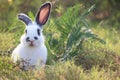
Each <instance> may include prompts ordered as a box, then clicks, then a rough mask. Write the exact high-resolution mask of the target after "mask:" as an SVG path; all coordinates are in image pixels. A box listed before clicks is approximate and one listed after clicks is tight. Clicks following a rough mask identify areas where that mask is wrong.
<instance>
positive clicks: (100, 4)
mask: <svg viewBox="0 0 120 80" xmlns="http://www.w3.org/2000/svg"><path fill="white" fill-rule="evenodd" d="M46 1H48V0H34V1H32V0H0V28H1V29H0V30H8V29H9V26H10V25H12V24H13V21H14V19H13V18H16V15H17V14H18V13H20V12H22V13H26V14H28V12H32V13H33V14H34V15H35V13H36V11H37V10H38V8H39V7H40V5H41V4H42V3H44V2H46ZM49 1H51V2H52V3H53V8H52V15H51V17H53V18H56V17H59V16H61V15H62V14H63V13H64V12H65V11H66V9H67V8H68V7H71V6H74V5H76V4H80V5H82V6H83V7H84V9H87V8H89V7H90V6H92V5H95V9H94V10H93V11H92V12H91V14H90V15H89V16H88V19H90V20H92V22H93V23H96V22H97V23H99V22H101V21H104V24H107V25H109V27H114V28H117V29H119V28H120V0H49Z"/></svg>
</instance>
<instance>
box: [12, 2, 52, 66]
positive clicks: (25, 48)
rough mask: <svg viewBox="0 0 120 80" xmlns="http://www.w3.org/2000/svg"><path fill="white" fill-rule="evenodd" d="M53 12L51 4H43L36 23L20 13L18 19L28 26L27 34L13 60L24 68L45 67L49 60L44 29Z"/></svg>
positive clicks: (13, 55) (21, 40)
mask: <svg viewBox="0 0 120 80" xmlns="http://www.w3.org/2000/svg"><path fill="white" fill-rule="evenodd" d="M50 10H51V3H50V2H47V3H45V4H43V5H42V6H41V7H40V9H39V10H38V13H37V15H36V18H35V21H34V22H32V20H31V19H30V18H29V17H28V16H27V15H25V14H23V13H20V14H19V15H18V19H20V20H22V21H23V22H24V23H25V24H26V29H25V34H23V35H22V36H21V39H20V44H19V45H18V46H17V47H16V48H15V49H14V51H13V53H12V59H13V61H14V62H15V63H16V62H18V61H20V62H22V61H24V62H23V63H22V66H35V67H36V66H43V65H45V63H46V60H47V48H46V46H45V44H44V36H43V34H42V27H43V25H44V24H45V23H46V22H47V20H48V18H49V14H50Z"/></svg>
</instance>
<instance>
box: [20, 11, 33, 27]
mask: <svg viewBox="0 0 120 80" xmlns="http://www.w3.org/2000/svg"><path fill="white" fill-rule="evenodd" d="M18 19H20V20H22V21H23V22H24V23H25V24H26V25H28V24H30V23H32V20H31V19H30V18H29V17H28V16H27V15H26V14H24V13H20V14H18Z"/></svg>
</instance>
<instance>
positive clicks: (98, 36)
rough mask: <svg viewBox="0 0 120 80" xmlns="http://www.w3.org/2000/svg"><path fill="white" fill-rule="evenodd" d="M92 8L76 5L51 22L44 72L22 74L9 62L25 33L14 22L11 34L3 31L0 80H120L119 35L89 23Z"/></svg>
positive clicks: (0, 34) (46, 30)
mask: <svg viewBox="0 0 120 80" xmlns="http://www.w3.org/2000/svg"><path fill="white" fill-rule="evenodd" d="M93 8H94V5H93V6H91V7H90V8H89V9H83V8H82V7H81V5H75V6H73V7H70V8H68V9H67V11H66V12H65V13H64V14H63V15H62V16H60V17H58V18H57V19H56V18H52V17H51V18H50V19H49V21H48V23H47V24H46V25H45V26H44V31H43V32H44V35H45V40H46V46H47V49H48V54H49V55H48V61H47V64H46V67H45V69H39V70H29V71H23V70H21V69H20V68H19V67H18V65H17V64H14V63H13V62H12V60H11V58H10V56H11V53H12V50H13V49H14V48H15V47H16V46H17V44H18V43H19V38H20V36H21V35H22V34H23V33H24V26H25V25H24V24H23V23H22V22H20V21H18V20H17V18H15V19H14V22H13V23H12V25H11V26H10V27H9V29H8V30H3V29H2V28H1V29H0V31H1V32H0V80H120V48H119V45H120V36H119V34H120V32H119V30H117V29H116V28H112V27H111V26H109V25H107V24H105V22H104V21H101V22H96V23H95V22H93V21H92V20H89V19H88V18H87V16H88V15H89V14H90V13H91V11H92V10H93ZM79 10H80V11H79ZM28 15H29V16H30V17H31V18H32V19H34V15H33V13H32V12H29V14H28Z"/></svg>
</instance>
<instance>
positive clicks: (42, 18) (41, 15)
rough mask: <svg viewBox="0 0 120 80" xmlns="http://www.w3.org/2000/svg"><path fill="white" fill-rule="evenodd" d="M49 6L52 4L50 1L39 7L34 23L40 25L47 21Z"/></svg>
mask: <svg viewBox="0 0 120 80" xmlns="http://www.w3.org/2000/svg"><path fill="white" fill-rule="evenodd" d="M51 6H52V5H51V3H50V2H46V3H45V4H43V5H42V6H41V7H40V9H39V10H38V12H37V15H36V23H37V24H38V25H40V26H42V25H44V24H45V23H46V22H47V20H48V18H49V15H50V11H51Z"/></svg>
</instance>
